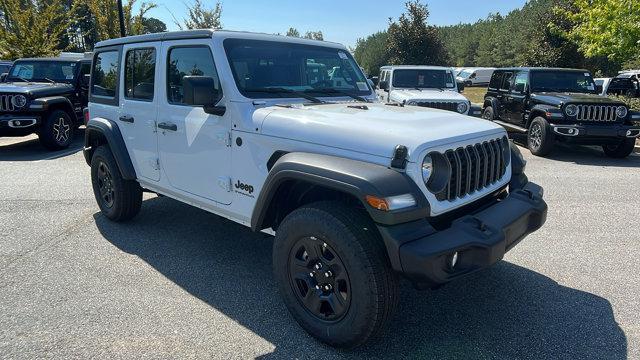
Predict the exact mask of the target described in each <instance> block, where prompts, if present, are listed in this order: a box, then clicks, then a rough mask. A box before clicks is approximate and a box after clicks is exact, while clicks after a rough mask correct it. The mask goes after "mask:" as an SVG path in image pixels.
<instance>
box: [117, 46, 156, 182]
mask: <svg viewBox="0 0 640 360" xmlns="http://www.w3.org/2000/svg"><path fill="white" fill-rule="evenodd" d="M122 53H123V54H122V66H121V68H122V70H121V75H120V79H121V82H120V93H121V94H122V96H121V101H120V104H121V105H120V112H119V116H118V126H119V127H120V130H121V131H122V135H123V136H124V137H125V138H126V144H127V148H128V150H129V155H131V159H132V161H134V162H135V166H136V173H137V175H138V177H143V178H146V179H149V180H153V181H158V180H160V171H159V163H158V138H157V133H156V117H157V115H158V98H159V94H158V91H157V86H156V79H159V78H161V76H160V73H159V70H160V69H159V68H158V67H157V66H156V63H157V60H158V54H159V53H160V42H149V43H144V44H127V45H125V46H124V47H123V52H122Z"/></svg>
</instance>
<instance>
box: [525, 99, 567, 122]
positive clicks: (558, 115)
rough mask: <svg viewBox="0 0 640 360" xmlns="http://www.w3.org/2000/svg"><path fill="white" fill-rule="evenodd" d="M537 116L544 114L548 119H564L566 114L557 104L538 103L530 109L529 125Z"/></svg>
mask: <svg viewBox="0 0 640 360" xmlns="http://www.w3.org/2000/svg"><path fill="white" fill-rule="evenodd" d="M537 116H542V117H543V118H545V119H546V120H547V121H550V122H551V121H554V120H563V119H564V115H563V114H562V112H561V111H560V109H558V108H557V107H556V106H553V105H547V104H536V105H534V106H533V107H532V108H531V110H530V111H529V117H528V118H527V127H529V124H531V121H532V120H533V119H535V118H536V117H537Z"/></svg>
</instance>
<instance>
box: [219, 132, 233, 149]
mask: <svg viewBox="0 0 640 360" xmlns="http://www.w3.org/2000/svg"><path fill="white" fill-rule="evenodd" d="M218 140H220V141H222V142H224V145H225V146H227V147H228V146H231V132H229V131H227V132H224V133H218Z"/></svg>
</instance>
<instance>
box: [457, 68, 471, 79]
mask: <svg viewBox="0 0 640 360" xmlns="http://www.w3.org/2000/svg"><path fill="white" fill-rule="evenodd" d="M471 74H473V72H472V71H468V70H462V71H460V73H459V74H458V76H460V77H461V78H463V79H466V78H468V77H469V76H471Z"/></svg>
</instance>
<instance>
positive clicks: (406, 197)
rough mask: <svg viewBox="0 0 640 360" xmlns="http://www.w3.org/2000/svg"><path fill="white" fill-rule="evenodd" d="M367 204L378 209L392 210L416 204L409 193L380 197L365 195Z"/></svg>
mask: <svg viewBox="0 0 640 360" xmlns="http://www.w3.org/2000/svg"><path fill="white" fill-rule="evenodd" d="M365 199H366V201H367V204H369V206H371V207H372V208H374V209H377V210H380V211H394V210H400V209H406V208H410V207H413V206H416V199H415V198H414V197H413V195H411V194H403V195H397V196H390V197H386V198H381V197H377V196H373V195H367V196H366V197H365Z"/></svg>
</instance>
